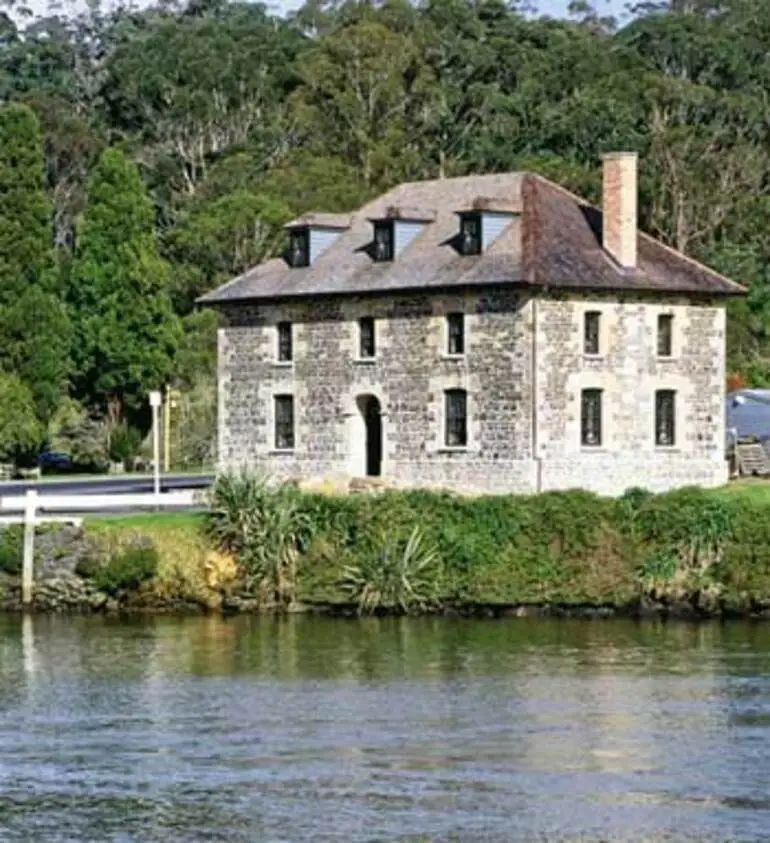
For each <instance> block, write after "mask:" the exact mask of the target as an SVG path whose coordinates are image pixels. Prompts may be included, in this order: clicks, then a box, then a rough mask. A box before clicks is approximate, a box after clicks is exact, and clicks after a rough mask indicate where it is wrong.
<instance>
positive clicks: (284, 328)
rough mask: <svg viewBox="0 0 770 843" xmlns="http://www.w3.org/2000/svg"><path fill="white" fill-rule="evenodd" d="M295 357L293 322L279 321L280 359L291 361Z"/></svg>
mask: <svg viewBox="0 0 770 843" xmlns="http://www.w3.org/2000/svg"><path fill="white" fill-rule="evenodd" d="M293 357H294V344H293V342H292V332H291V322H279V323H278V361H279V362H280V363H289V362H290V361H291V360H292V359H293Z"/></svg>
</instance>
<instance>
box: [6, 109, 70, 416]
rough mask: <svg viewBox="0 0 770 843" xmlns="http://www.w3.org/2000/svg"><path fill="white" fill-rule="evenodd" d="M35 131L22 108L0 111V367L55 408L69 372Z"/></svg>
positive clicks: (45, 410)
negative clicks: (20, 380)
mask: <svg viewBox="0 0 770 843" xmlns="http://www.w3.org/2000/svg"><path fill="white" fill-rule="evenodd" d="M43 170H44V166H43V146H42V138H41V136H40V126H39V124H38V121H37V118H36V117H35V114H34V113H33V112H32V111H31V109H29V108H28V107H27V106H24V105H20V104H12V105H9V106H6V107H5V108H3V109H0V195H2V197H3V201H2V202H1V203H0V367H1V368H2V369H3V370H4V371H7V372H12V373H14V374H16V375H18V376H19V377H21V379H22V380H23V381H24V383H26V384H27V386H28V387H29V388H30V390H31V392H32V396H33V400H34V401H35V407H36V412H37V415H38V417H39V418H40V419H43V420H44V419H46V418H47V417H48V416H49V415H50V414H51V413H52V412H53V410H54V409H55V408H56V405H57V403H58V401H59V398H60V396H61V394H62V391H63V388H64V386H65V383H66V379H67V374H68V371H69V364H68V352H69V324H68V320H67V317H66V314H65V311H64V308H63V306H62V303H61V302H60V301H59V299H58V297H57V295H56V287H57V272H56V265H55V262H54V255H53V250H52V242H51V207H50V205H49V203H48V201H47V199H46V197H45V194H44V192H43V180H44V174H43Z"/></svg>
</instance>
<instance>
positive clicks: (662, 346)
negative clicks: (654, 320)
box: [658, 313, 674, 357]
mask: <svg viewBox="0 0 770 843" xmlns="http://www.w3.org/2000/svg"><path fill="white" fill-rule="evenodd" d="M673 329H674V317H673V316H671V314H669V313H661V314H660V315H659V316H658V357H671V355H672V353H673V350H674V337H673V333H674V331H673Z"/></svg>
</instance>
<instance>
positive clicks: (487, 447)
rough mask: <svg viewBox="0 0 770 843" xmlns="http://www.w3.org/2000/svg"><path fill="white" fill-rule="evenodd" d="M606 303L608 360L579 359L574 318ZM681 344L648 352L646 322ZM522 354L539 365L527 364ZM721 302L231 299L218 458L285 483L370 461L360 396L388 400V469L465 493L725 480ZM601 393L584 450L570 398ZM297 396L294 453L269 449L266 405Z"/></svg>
mask: <svg viewBox="0 0 770 843" xmlns="http://www.w3.org/2000/svg"><path fill="white" fill-rule="evenodd" d="M586 310H598V311H600V312H601V314H602V317H601V324H602V336H601V353H600V354H599V355H597V356H595V357H586V356H585V355H584V354H583V314H584V312H585V311H586ZM453 311H462V312H464V313H465V316H466V354H465V356H464V357H462V358H458V359H454V358H450V357H448V356H447V355H446V353H445V351H446V327H445V325H446V320H445V316H446V314H447V313H450V312H453ZM660 312H666V313H670V314H672V315H673V317H674V353H673V355H672V357H671V359H659V358H658V357H657V355H656V330H657V316H658V313H660ZM363 316H373V317H374V318H375V319H376V320H377V323H376V324H377V336H376V343H377V355H376V358H375V359H374V360H359V359H357V352H358V333H357V331H358V328H357V323H358V319H360V318H361V317H363ZM284 320H286V321H290V322H292V323H293V325H294V361H293V362H292V363H289V364H286V363H279V362H277V361H276V356H277V355H276V348H277V338H276V328H275V326H276V324H277V322H279V321H284ZM533 358H534V359H536V360H537V366H536V367H533ZM723 384H724V310H723V308H721V307H719V306H716V305H714V306H709V305H695V304H691V303H690V304H688V303H687V302H685V301H677V302H669V303H666V304H660V303H654V302H651V301H649V300H647V301H644V300H633V299H632V298H630V297H629V298H627V299H626V300H624V301H618V300H612V299H610V298H606V297H605V298H603V297H599V298H592V299H590V300H589V299H585V298H583V299H580V298H578V297H566V296H565V297H550V298H545V297H541V298H539V299H537V300H535V299H530V298H528V297H526V296H523V295H518V294H517V293H515V292H505V293H502V292H495V293H489V294H485V295H478V294H467V295H454V296H452V295H436V296H434V297H427V296H424V295H415V296H387V297H386V296H383V297H378V298H367V299H358V298H355V299H354V298H350V299H335V300H331V299H330V300H319V301H317V302H314V303H312V304H311V303H307V302H297V303H293V304H280V305H279V304H273V305H265V306H261V307H259V308H257V307H244V306H231V307H230V308H229V309H228V310H226V311H225V313H224V317H223V326H222V327H221V328H220V331H219V389H220V395H219V399H220V400H219V413H220V419H219V455H220V466H221V467H222V468H227V467H231V468H234V467H238V466H240V465H243V464H248V465H252V466H254V465H258V466H260V467H262V468H264V469H266V470H267V471H268V472H270V473H271V474H273V475H275V476H277V477H279V478H288V477H303V478H308V477H319V476H323V475H333V474H344V475H347V476H360V475H362V474H363V473H364V471H365V426H364V423H363V417H362V413H361V407H360V404H359V403H358V400H357V399H359V398H360V397H361V396H365V395H372V396H375V397H376V398H377V400H378V401H379V404H380V407H381V410H382V428H383V441H384V453H383V464H382V473H383V474H384V475H385V476H387V477H390V478H393V479H394V480H396V481H398V482H400V483H403V484H405V485H413V486H440V487H450V488H456V489H459V490H462V491H469V492H516V491H536V490H546V489H557V488H571V487H584V488H589V489H593V490H595V491H597V492H602V493H608V494H618V493H621V492H622V491H624V490H625V489H626V488H628V487H630V486H645V487H647V488H650V489H653V490H664V489H668V488H672V487H675V486H681V485H686V484H691V483H692V484H700V485H704V486H712V485H718V484H721V483H723V482H725V481H726V477H727V470H726V463H725V461H724V455H723V443H724V421H723ZM594 387H598V388H601V389H602V390H603V391H604V396H603V402H604V414H603V433H604V437H603V442H602V446H601V447H600V448H591V449H587V448H584V447H582V446H581V442H580V392H581V390H582V389H586V388H594ZM451 388H461V389H465V390H467V393H468V427H469V442H468V447H467V448H463V449H453V448H446V447H445V446H444V437H443V431H444V417H443V416H444V395H443V393H444V390H446V389H451ZM656 389H673V390H675V391H676V394H677V442H676V445H675V447H673V448H656V447H655V440H654V434H653V418H654V393H655V390H656ZM277 394H292V395H293V396H294V401H295V439H296V441H295V448H294V450H293V451H292V452H282V451H277V450H275V448H274V447H273V445H274V442H273V437H274V418H273V398H274V396H275V395H277Z"/></svg>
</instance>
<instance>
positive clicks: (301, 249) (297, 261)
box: [289, 228, 310, 267]
mask: <svg viewBox="0 0 770 843" xmlns="http://www.w3.org/2000/svg"><path fill="white" fill-rule="evenodd" d="M289 263H290V264H291V265H292V266H294V267H300V266H309V265H310V231H309V230H308V229H307V228H298V229H295V230H294V231H292V232H291V233H290V234H289Z"/></svg>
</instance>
